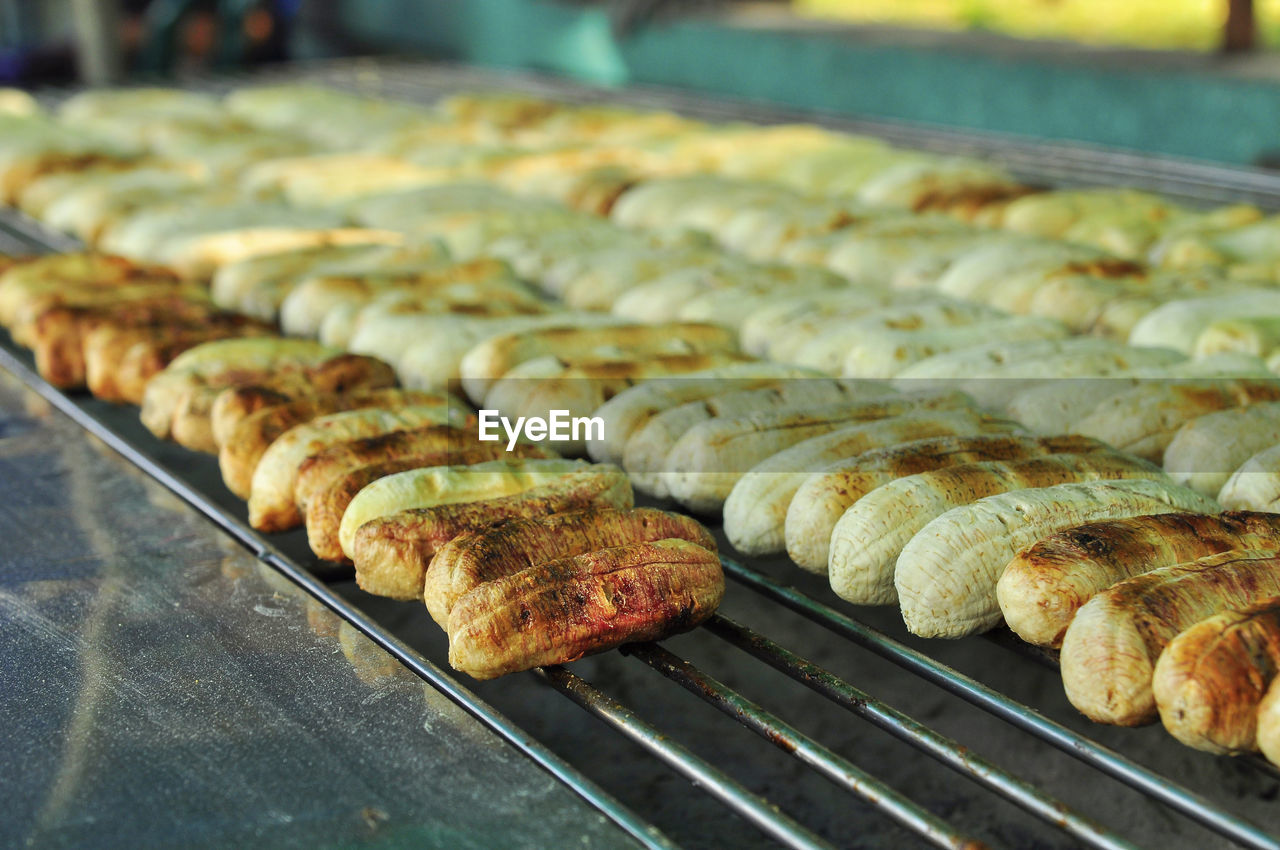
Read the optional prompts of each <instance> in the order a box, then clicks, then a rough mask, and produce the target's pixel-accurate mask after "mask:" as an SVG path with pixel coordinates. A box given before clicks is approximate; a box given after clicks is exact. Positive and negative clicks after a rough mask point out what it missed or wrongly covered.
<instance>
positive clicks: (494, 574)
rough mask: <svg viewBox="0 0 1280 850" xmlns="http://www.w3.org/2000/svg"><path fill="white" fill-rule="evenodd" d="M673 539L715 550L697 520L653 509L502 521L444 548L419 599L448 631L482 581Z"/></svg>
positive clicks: (434, 560) (590, 511)
mask: <svg viewBox="0 0 1280 850" xmlns="http://www.w3.org/2000/svg"><path fill="white" fill-rule="evenodd" d="M671 538H680V539H684V540H688V541H689V542H691V543H696V544H697V545H699V546H701V547H702V548H704V549H707V550H709V551H712V552H714V551H715V550H716V542H715V538H714V537H712V536H711V533H710V532H709V531H707V530H706V529H705V528H703V527H702V525H700V524H699V523H698V522H697V521H696V520H694V519H691V518H690V517H687V516H682V515H680V514H674V513H668V512H666V511H660V510H657V509H655V508H633V509H631V510H618V509H614V508H592V509H588V510H582V511H570V512H565V513H554V514H548V515H546V516H536V517H527V518H521V519H509V520H503V521H502V522H499V523H497V524H496V525H493V526H490V527H488V528H485V529H483V530H480V531H476V532H473V533H471V534H464V535H461V536H459V537H455V538H454V539H453V540H451V541H449V542H448V543H446V544H445V545H444V546H442V547H441V548H440V550H439V551H437V552H436V554H435V556H434V557H433V558H432V559H431V563H430V565H429V566H428V568H427V575H426V580H425V583H424V585H423V600H424V601H425V602H426V605H427V610H428V611H429V612H430V614H431V616H432V618H433V619H434V620H435V621H436V622H437V623H439V624H440V626H441V627H442V628H446V629H447V628H448V626H449V612H450V611H452V610H453V606H454V604H455V603H456V602H457V601H458V600H459V599H460V598H462V597H463V596H465V595H466V594H467V593H468V592H470V591H471V590H473V589H474V588H476V587H479V586H480V585H482V584H484V583H485V582H488V581H495V580H497V579H500V578H505V577H507V576H511V575H515V574H516V573H519V572H520V571H522V570H525V569H528V568H530V567H536V566H538V565H539V564H544V563H546V562H548V561H557V560H560V559H562V558H569V557H572V556H574V555H584V554H586V553H588V552H595V551H596V550H599V549H611V548H614V547H617V546H630V545H634V544H637V543H647V542H653V541H656V540H666V539H671Z"/></svg>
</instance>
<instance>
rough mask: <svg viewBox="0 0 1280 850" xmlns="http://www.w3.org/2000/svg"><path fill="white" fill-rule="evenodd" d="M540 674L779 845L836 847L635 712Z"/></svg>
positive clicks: (568, 676) (573, 679)
mask: <svg viewBox="0 0 1280 850" xmlns="http://www.w3.org/2000/svg"><path fill="white" fill-rule="evenodd" d="M535 672H536V673H537V674H538V675H539V676H541V677H542V679H543V680H544V681H545V682H546V683H547V684H548V685H550V686H551V687H553V688H555V689H556V690H557V691H559V692H560V693H562V694H564V695H565V696H567V697H568V698H569V699H571V700H573V701H574V702H575V703H577V704H578V705H580V706H582V707H583V708H584V709H586V710H587V711H588V712H590V713H591V714H593V715H595V716H596V717H598V718H599V719H600V720H603V721H604V722H605V723H607V724H609V725H610V726H611V727H613V729H614V730H615V731H616V732H618V733H620V734H622V735H624V736H626V737H627V738H629V739H630V740H632V741H634V742H635V743H637V744H639V745H640V746H642V747H644V748H645V749H646V750H647V751H648V752H649V753H650V755H652V756H654V757H655V758H658V759H660V760H661V761H662V762H663V763H665V764H666V765H668V766H669V767H671V768H673V769H675V770H677V771H679V772H680V773H681V774H683V775H684V776H685V777H686V778H687V779H689V780H690V781H692V782H693V783H694V784H695V785H698V786H700V787H701V788H702V789H703V790H705V791H706V792H707V793H708V794H710V795H711V796H713V797H715V798H716V799H717V800H719V801H720V802H722V803H724V804H725V805H726V806H728V807H729V808H730V809H733V811H735V812H737V813H738V814H739V815H740V816H742V817H743V818H745V819H746V820H748V821H750V822H751V823H752V824H753V825H754V826H756V827H757V828H758V829H759V830H760V831H761V832H763V833H764V834H765V835H768V836H769V837H771V838H773V839H774V840H775V841H777V842H778V843H780V844H783V845H785V846H787V847H794V848H832V847H834V845H832V844H829V843H828V842H827V841H825V840H823V839H822V838H819V837H818V836H817V835H815V834H814V833H812V832H810V831H809V830H808V829H805V828H804V827H803V826H801V825H800V824H798V823H796V822H795V821H794V820H792V819H791V818H790V817H789V816H787V815H785V814H783V813H782V812H780V811H778V810H777V809H776V808H774V807H773V806H772V805H771V804H770V803H769V802H768V801H767V800H765V799H763V798H762V797H758V796H757V795H755V794H752V793H751V792H750V791H749V790H747V788H745V787H744V786H743V785H742V784H740V783H739V782H737V781H736V780H734V779H733V778H731V777H730V776H729V775H728V774H727V773H725V772H724V771H722V770H720V769H719V768H717V767H715V766H713V765H712V764H710V763H709V762H707V761H705V760H704V759H701V758H699V757H698V756H696V755H694V754H693V753H692V752H690V751H689V750H688V749H687V748H685V747H683V746H681V745H680V744H677V743H675V742H674V741H671V740H669V739H668V738H667V737H666V736H665V735H663V734H662V733H661V732H659V731H658V730H657V729H655V728H654V727H653V726H651V725H649V724H648V723H646V722H645V721H643V720H641V719H640V717H639V716H638V715H636V713H635V712H634V711H632V710H631V709H629V708H627V707H626V706H625V705H623V704H622V703H620V702H618V701H617V700H615V699H612V698H611V697H609V696H607V695H606V694H604V693H603V692H602V691H600V689H598V688H596V687H595V686H593V685H591V684H589V683H588V682H586V681H585V680H583V679H582V678H581V677H580V676H577V675H574V674H573V673H570V672H569V671H568V670H566V669H564V668H563V667H560V666H558V665H557V666H555V667H540V668H538V669H537V670H536V671H535Z"/></svg>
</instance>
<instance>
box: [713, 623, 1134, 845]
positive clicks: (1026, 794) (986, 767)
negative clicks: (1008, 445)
mask: <svg viewBox="0 0 1280 850" xmlns="http://www.w3.org/2000/svg"><path fill="white" fill-rule="evenodd" d="M706 628H707V631H709V632H711V633H712V634H714V635H715V636H716V637H719V638H722V639H723V640H726V641H728V642H729V643H731V644H733V645H734V646H736V647H738V648H739V649H741V650H743V651H744V652H747V653H750V654H751V655H753V656H754V657H756V658H758V659H760V660H761V661H763V662H764V663H766V664H768V665H769V666H770V667H772V668H774V669H775V670H778V671H780V672H782V673H785V674H786V675H788V676H790V677H791V678H793V679H795V680H796V681H798V682H802V683H804V685H805V686H807V687H809V688H811V689H812V690H814V691H816V692H817V693H820V694H822V695H823V696H825V697H826V698H827V699H829V700H831V701H832V702H834V703H836V704H837V705H839V706H841V707H843V708H845V709H847V710H849V711H850V712H852V713H854V714H856V715H858V716H859V717H862V718H863V719H865V720H869V721H870V722H872V723H874V724H876V725H877V726H879V727H880V728H881V729H884V730H885V731H887V732H889V734H891V735H893V736H895V737H897V738H898V739H900V740H903V741H906V742H907V743H909V744H912V745H913V746H915V747H917V748H918V749H920V750H921V752H924V753H927V754H929V755H930V756H932V757H933V758H935V759H937V760H938V761H940V762H942V763H943V764H945V765H947V766H948V767H950V768H952V769H953V770H955V771H957V772H958V773H961V774H963V775H966V776H968V777H969V778H971V779H973V780H974V781H976V782H979V783H981V784H982V785H985V786H987V787H988V788H991V789H992V790H995V791H998V792H1000V793H1002V794H1004V795H1005V796H1007V797H1008V798H1009V799H1011V800H1013V801H1015V802H1016V803H1017V804H1018V805H1019V806H1021V807H1022V808H1024V809H1026V810H1027V811H1029V812H1031V813H1033V814H1035V815H1036V816H1037V817H1039V818H1041V819H1042V820H1045V821H1047V822H1049V823H1052V824H1055V825H1057V826H1060V827H1062V828H1063V829H1064V830H1066V831H1067V832H1069V833H1071V835H1073V836H1075V837H1076V838H1078V839H1080V841H1082V842H1083V843H1085V844H1088V845H1090V846H1091V847H1108V848H1132V847H1135V846H1136V845H1135V844H1132V843H1131V842H1128V841H1125V840H1124V839H1123V838H1121V837H1120V836H1119V835H1116V834H1115V833H1114V832H1112V831H1110V830H1108V829H1106V828H1105V827H1102V826H1101V825H1099V824H1097V823H1095V822H1094V821H1092V820H1091V819H1089V818H1087V817H1082V816H1081V815H1080V814H1078V813H1077V812H1075V811H1073V810H1072V809H1070V808H1069V807H1067V806H1066V805H1064V804H1063V803H1061V802H1060V801H1058V800H1055V799H1053V798H1052V797H1050V796H1048V795H1047V794H1045V793H1044V792H1042V791H1040V790H1039V789H1036V788H1033V787H1031V786H1030V785H1028V784H1027V783H1025V782H1023V781H1022V780H1021V779H1019V778H1018V777H1016V776H1013V775H1011V774H1009V773H1008V772H1006V771H1004V770H1002V769H1001V768H1000V767H998V766H997V765H994V764H992V763H991V762H989V761H987V760H986V759H984V758H982V756H979V755H976V754H974V753H972V752H970V751H969V749H968V748H967V747H965V746H963V745H961V744H959V743H958V742H956V741H953V740H951V739H950V738H947V737H946V736H945V735H939V734H938V733H937V732H934V731H933V730H932V729H930V728H929V727H928V726H925V725H924V724H923V723H919V722H918V721H916V720H914V719H913V718H911V717H908V716H907V715H905V714H903V713H902V712H900V711H898V710H896V709H894V708H892V707H891V706H888V705H885V704H884V703H883V702H881V701H880V700H878V699H876V698H874V697H872V696H871V695H870V694H867V693H865V692H864V691H861V690H859V689H858V688H855V687H853V686H852V685H850V684H849V683H848V682H846V681H844V680H843V679H841V678H840V677H839V676H836V675H835V674H833V673H832V672H831V671H829V670H826V669H824V668H822V667H820V666H818V665H817V664H814V663H813V662H811V661H808V660H806V659H804V658H801V657H800V656H798V655H796V654H795V653H794V652H791V651H790V650H788V649H786V648H785V647H783V646H779V645H778V644H777V643H775V642H774V641H771V640H769V639H768V638H767V637H765V636H764V635H762V634H759V633H758V632H755V631H753V630H751V629H749V628H747V627H746V626H743V625H741V624H739V623H735V622H734V621H733V620H730V619H729V618H727V617H724V616H722V615H720V614H717V615H715V616H714V617H712V618H711V619H710V620H709V621H707V623H706Z"/></svg>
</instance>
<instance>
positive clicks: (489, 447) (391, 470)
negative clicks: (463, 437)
mask: <svg viewBox="0 0 1280 850" xmlns="http://www.w3.org/2000/svg"><path fill="white" fill-rule="evenodd" d="M431 427H432V428H437V427H448V426H431ZM414 430H416V431H422V430H427V429H414ZM455 430H456V429H455ZM408 433H411V432H409V431H396V432H393V433H392V434H387V435H381V436H379V437H370V438H368V439H367V440H356V441H354V442H355V443H366V444H367V443H372V442H375V441H381V440H382V436H388V437H390V436H396V435H399V434H408ZM351 445H352V444H351V443H348V444H346V446H343V447H334V448H349V447H350V446H351ZM327 452H328V450H326V452H324V453H327ZM324 453H322V454H324ZM355 454H356V455H357V456H358V455H360V454H363V453H360V452H357V453H355ZM554 456H555V453H554V452H552V451H549V450H547V449H544V448H542V447H541V446H536V445H533V444H532V443H519V444H517V445H516V446H515V448H513V449H512V450H511V451H510V452H508V451H506V449H505V448H504V447H503V446H501V445H499V444H497V443H475V444H474V445H471V446H465V447H458V446H448V447H445V448H439V449H434V450H432V449H427V450H423V451H420V452H417V453H412V454H402V455H400V456H399V457H390V458H388V457H387V456H385V455H384V456H383V459H382V460H377V461H373V462H369V461H363V462H358V461H353V462H352V465H350V466H347V467H344V468H342V469H341V470H339V471H337V472H336V474H335V475H334V477H332V478H331V479H329V480H328V482H327V483H326V484H324V485H323V486H321V485H318V484H314V483H313V486H314V488H315V489H312V490H311V491H310V494H309V497H308V499H307V501H306V504H305V506H302V507H303V510H304V513H305V517H306V524H307V543H308V544H309V545H310V546H311V551H312V552H314V553H315V555H316V557H318V558H323V559H325V560H327V561H336V562H338V563H342V564H349V563H351V559H350V558H348V557H347V555H346V553H345V552H343V551H342V543H341V541H340V540H339V539H338V529H339V528H340V527H341V526H342V515H343V514H344V513H346V510H347V505H349V504H351V500H352V499H354V498H355V497H356V494H357V493H359V492H360V491H361V490H363V489H364V488H365V487H367V486H368V485H370V484H372V483H373V482H374V481H377V480H378V479H379V478H385V477H386V476H388V475H394V474H395V473H397V472H404V471H406V470H409V469H419V468H421V467H427V466H446V465H447V466H465V465H470V464H473V463H482V462H484V461H486V460H499V459H501V458H548V457H554ZM314 457H319V455H316V456H314ZM314 457H313V458H308V459H307V462H310V461H311V460H313V459H314ZM305 467H306V463H304V468H305Z"/></svg>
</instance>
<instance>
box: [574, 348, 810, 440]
mask: <svg viewBox="0 0 1280 850" xmlns="http://www.w3.org/2000/svg"><path fill="white" fill-rule="evenodd" d="M816 377H819V376H818V374H817V373H815V372H811V371H809V370H806V369H799V368H796V367H792V366H789V365H786V364H781V363H770V362H767V361H762V360H757V361H750V362H747V363H733V364H730V365H728V366H720V367H717V368H714V369H707V370H705V371H698V372H692V373H689V374H687V375H680V376H678V377H674V378H657V379H654V380H647V381H644V382H643V383H640V384H638V385H637V386H634V387H629V388H627V389H626V390H623V391H622V392H620V393H618V394H617V395H615V396H614V397H613V398H611V399H609V400H608V401H606V402H605V403H604V404H602V405H600V407H599V408H597V409H596V411H595V414H594V415H595V416H598V417H599V418H600V419H602V420H603V421H604V436H603V438H601V439H599V440H591V441H589V442H588V443H587V452H588V454H590V455H591V459H592V460H595V461H599V462H602V463H622V458H623V455H624V453H625V451H626V446H627V441H628V440H629V439H631V436H632V435H633V434H635V433H636V432H637V431H639V430H640V429H641V428H643V427H644V426H645V425H646V424H647V423H648V422H649V421H650V420H651V419H653V418H654V417H655V416H657V415H658V414H660V413H662V412H663V411H664V410H670V409H671V408H673V407H676V406H678V405H681V404H687V403H689V402H691V401H699V400H702V399H706V398H711V397H712V396H716V395H722V394H724V393H726V392H734V391H741V390H751V389H759V388H763V387H776V386H780V385H781V384H782V383H784V382H785V381H788V380H803V379H805V378H816Z"/></svg>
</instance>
